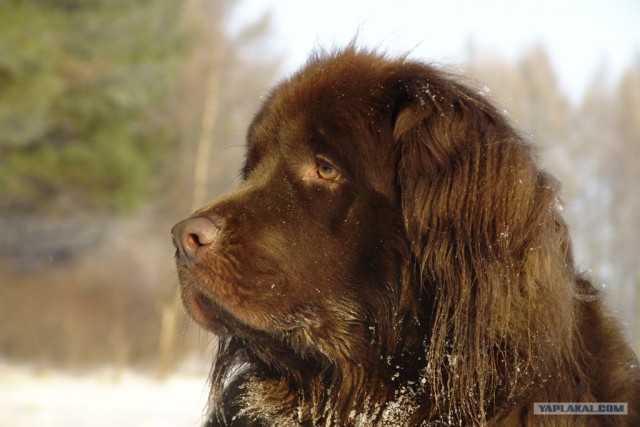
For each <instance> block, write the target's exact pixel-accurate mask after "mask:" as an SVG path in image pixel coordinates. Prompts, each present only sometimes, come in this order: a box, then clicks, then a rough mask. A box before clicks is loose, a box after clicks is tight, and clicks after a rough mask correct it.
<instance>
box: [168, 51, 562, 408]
mask: <svg viewBox="0 0 640 427" xmlns="http://www.w3.org/2000/svg"><path fill="white" fill-rule="evenodd" d="M242 174H243V183H242V185H241V186H240V188H239V189H238V190H237V191H235V192H233V193H231V194H229V195H228V196H226V197H223V198H221V199H219V200H216V201H214V202H212V203H210V204H208V205H206V206H204V207H203V208H202V209H200V210H198V211H197V212H195V213H194V214H193V215H192V216H191V217H190V218H188V219H186V220H184V221H182V222H180V223H178V224H177V225H176V226H175V227H174V229H173V236H174V242H175V244H176V247H177V251H176V259H177V263H178V271H179V278H180V284H181V290H182V296H183V300H184V303H185V306H186V307H187V309H188V311H189V312H190V313H191V315H192V316H193V317H194V319H195V320H196V321H197V322H198V323H199V324H200V325H201V326H203V327H205V328H206V329H209V330H211V331H213V332H214V333H216V334H219V335H221V336H233V337H237V338H239V339H240V340H242V341H243V342H244V343H245V345H247V346H248V347H250V348H252V349H253V350H254V351H255V352H256V353H257V354H258V355H259V357H260V358H261V359H267V360H266V363H273V364H275V363H277V361H274V360H268V359H269V354H270V353H273V354H277V356H274V357H278V358H282V356H283V354H287V355H288V357H286V358H284V359H282V360H286V362H284V363H290V364H291V363H293V362H292V360H293V359H295V358H298V359H299V360H305V361H308V360H315V361H319V362H322V363H321V365H322V366H327V365H333V366H344V365H346V364H350V365H352V366H360V367H363V369H370V371H369V373H370V374H371V375H374V372H378V371H384V369H387V368H389V369H391V370H393V369H397V370H400V371H403V372H405V371H407V372H408V371H411V370H413V374H407V375H408V376H411V375H413V376H414V377H415V376H416V375H420V376H422V378H423V379H424V380H425V382H426V383H427V384H428V387H430V389H431V390H432V391H431V393H435V394H436V395H437V394H438V393H439V391H438V390H440V391H441V390H443V389H445V388H446V390H447V391H446V396H448V397H449V398H451V399H450V400H455V397H456V396H459V397H460V399H462V400H465V399H466V400H465V401H471V400H470V399H468V398H467V397H468V396H469V393H472V394H474V395H476V396H478V400H476V401H483V400H484V395H486V394H489V393H491V392H492V390H493V389H494V388H495V387H496V378H495V377H492V376H491V374H490V373H492V372H497V371H498V370H500V369H502V368H504V366H505V365H506V364H512V365H514V364H515V365H514V366H516V367H517V369H518V372H520V370H521V371H522V372H521V373H520V374H519V375H520V378H523V377H526V375H528V374H529V372H528V371H529V368H530V366H529V365H530V364H531V363H533V362H532V357H533V356H532V354H533V352H532V348H535V346H536V345H538V344H539V342H542V341H545V342H549V341H552V342H555V341H557V340H560V339H562V337H564V336H566V334H565V333H564V332H563V331H564V330H565V329H566V328H571V327H572V325H573V323H572V321H571V319H570V318H569V316H570V312H571V310H565V308H566V307H565V304H566V301H570V297H567V295H565V294H568V293H570V292H571V290H570V289H569V288H566V287H553V286H552V283H554V281H555V282H558V281H561V280H562V281H564V280H565V279H566V277H562V274H565V273H562V272H563V271H565V270H563V269H557V268H556V266H555V265H554V263H564V264H571V263H572V261H571V254H570V251H569V245H568V241H567V237H566V230H565V226H564V223H563V221H562V219H561V218H560V217H559V216H558V215H557V212H556V210H555V208H554V204H555V203H556V198H557V195H556V193H557V188H556V185H555V182H554V181H553V180H552V179H550V178H549V177H548V176H547V175H545V174H544V173H542V172H541V171H540V170H539V169H538V168H537V166H536V163H535V161H534V158H533V154H532V150H531V147H530V146H529V145H528V144H525V143H523V142H522V141H521V138H520V137H519V136H518V135H517V133H516V132H515V131H514V130H513V129H512V128H511V127H510V125H509V124H508V123H507V122H506V121H505V119H504V118H503V117H502V116H501V115H500V114H499V113H498V112H497V111H496V109H495V108H494V107H493V106H491V104H490V103H489V102H488V101H487V100H486V99H484V97H483V96H482V95H479V94H477V93H475V92H474V91H472V90H470V89H468V88H467V87H466V86H464V85H462V84H459V83H458V82H456V81H455V80H453V79H451V78H449V77H447V76H446V75H444V74H442V73H441V72H440V71H437V70H436V69H435V68H432V67H431V66H428V65H425V64H422V63H418V62H411V61H405V60H403V59H400V60H388V59H386V58H384V57H383V56H381V55H377V54H374V53H367V52H361V51H357V50H356V49H354V48H348V49H346V50H344V51H341V52H339V53H337V54H334V55H326V56H325V55H319V56H318V57H315V58H312V59H311V60H310V61H309V63H308V64H307V65H306V66H305V67H304V68H303V69H302V70H301V71H300V72H299V73H297V74H295V75H293V76H292V77H291V78H290V79H289V80H287V81H285V82H284V83H282V84H280V85H279V86H277V87H276V88H275V90H274V91H273V93H272V94H271V96H270V97H269V98H268V99H267V101H266V102H265V103H264V105H263V107H262V109H261V110H260V112H259V113H258V115H257V116H256V118H255V120H254V122H253V123H252V125H251V126H250V129H249V132H248V146H247V156H246V162H245V165H244V168H243V170H242ZM554 275H558V277H557V280H555V279H554V277H553V276H554ZM542 276H544V277H542ZM543 299H544V302H543ZM533 330H534V331H536V332H535V335H532V332H531V331H533ZM562 347H563V346H558V347H557V348H562ZM547 348H549V346H547ZM556 356H558V355H557V354H549V355H543V356H542V359H544V358H548V359H549V360H550V361H551V360H557V359H558V357H559V356H558V357H556ZM536 357H538V356H536ZM409 359H412V360H413V363H407V360H409ZM550 363H551V362H550ZM456 364H458V367H460V366H463V365H460V364H464V366H467V367H468V369H460V370H459V372H457V373H456V374H455V376H454V375H452V373H451V372H450V371H451V370H452V369H458V368H455V366H456ZM363 375H365V376H366V375H368V374H366V373H365V374H363ZM381 375H382V374H381ZM384 375H386V373H385V374H384ZM414 379H417V378H414ZM386 382H388V381H386ZM521 383H522V382H514V384H521ZM507 388H508V387H507ZM434 390H435V391H434ZM508 394H509V393H507V395H508ZM442 396H445V393H444V392H443V394H442ZM464 396H467V397H464ZM505 398H506V397H505ZM443 399H446V398H445V397H443ZM467 410H469V411H471V410H477V408H471V409H470V408H467Z"/></svg>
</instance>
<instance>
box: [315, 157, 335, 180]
mask: <svg viewBox="0 0 640 427" xmlns="http://www.w3.org/2000/svg"><path fill="white" fill-rule="evenodd" d="M318 176H319V177H320V178H322V179H324V180H325V181H335V180H337V179H338V178H339V177H340V172H338V170H337V169H336V168H335V167H334V166H333V165H332V164H330V163H327V162H325V161H319V162H318Z"/></svg>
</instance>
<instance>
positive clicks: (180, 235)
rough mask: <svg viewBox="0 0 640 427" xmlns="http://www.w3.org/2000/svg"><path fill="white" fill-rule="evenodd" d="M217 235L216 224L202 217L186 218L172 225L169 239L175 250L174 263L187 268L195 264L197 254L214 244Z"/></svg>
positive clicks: (218, 227)
mask: <svg viewBox="0 0 640 427" xmlns="http://www.w3.org/2000/svg"><path fill="white" fill-rule="evenodd" d="M218 233H220V226H219V225H218V223H216V222H215V221H214V220H212V219H209V218H204V217H195V218H187V219H184V220H182V221H180V222H179V223H177V224H176V225H174V226H173V228H172V229H171V237H172V239H173V246H175V248H176V254H175V257H176V262H177V263H178V264H179V265H184V266H187V267H192V266H193V265H194V264H197V263H198V260H199V259H198V254H199V252H201V251H202V249H203V248H205V247H206V246H208V245H210V244H211V243H213V242H215V240H216V237H217V236H218Z"/></svg>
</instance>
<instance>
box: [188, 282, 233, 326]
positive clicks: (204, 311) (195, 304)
mask: <svg viewBox="0 0 640 427" xmlns="http://www.w3.org/2000/svg"><path fill="white" fill-rule="evenodd" d="M186 306H187V309H188V310H189V313H190V314H191V316H192V317H193V319H194V320H195V321H196V322H197V323H198V324H199V325H200V326H202V327H203V328H205V329H207V330H209V331H211V332H213V333H214V334H216V335H228V334H229V333H230V332H231V331H230V328H229V325H228V324H227V322H225V320H224V319H223V316H224V313H222V312H221V309H220V307H218V305H217V304H216V303H215V301H214V300H213V299H212V298H211V297H209V296H207V295H206V294H204V293H202V292H196V293H194V294H193V295H192V296H191V297H190V298H189V299H188V301H186Z"/></svg>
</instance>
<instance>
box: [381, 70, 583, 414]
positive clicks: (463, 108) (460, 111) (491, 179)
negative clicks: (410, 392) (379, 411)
mask: <svg viewBox="0 0 640 427" xmlns="http://www.w3.org/2000/svg"><path fill="white" fill-rule="evenodd" d="M423 74H424V75H423V76H421V77H419V78H415V79H412V80H408V81H405V82H403V84H402V85H401V88H400V90H399V98H400V102H399V103H398V105H399V107H398V109H397V111H398V112H397V115H396V118H395V124H394V136H393V138H394V143H395V144H396V147H397V149H398V151H399V153H400V154H399V161H398V174H397V176H398V185H399V187H400V193H401V204H402V211H403V219H404V223H405V229H406V234H407V237H408V239H409V241H410V243H411V248H412V252H413V253H412V255H413V257H414V260H415V265H416V268H415V270H416V271H415V279H414V280H415V281H416V282H418V283H419V286H420V287H421V288H422V289H423V292H424V293H425V294H426V295H427V297H428V301H430V304H431V306H430V307H428V310H429V316H430V319H429V321H430V322H429V325H428V328H429V330H428V331H427V332H426V333H427V334H428V336H429V343H428V346H427V354H426V358H427V359H426V360H429V361H430V367H431V371H430V372H427V380H428V382H429V384H430V386H431V387H432V393H433V394H434V396H437V399H438V400H440V399H442V400H441V401H439V402H438V404H442V405H445V407H446V405H451V406H450V408H449V409H450V410H451V411H452V412H460V411H463V412H465V413H467V414H469V415H473V412H474V411H475V415H473V417H479V416H481V415H479V414H481V413H482V411H483V409H482V408H483V407H484V405H486V404H487V402H490V401H494V402H495V400H494V399H499V398H508V395H510V394H511V393H517V390H516V389H518V387H525V386H526V385H525V384H527V381H534V380H535V379H534V378H533V377H528V375H533V374H532V372H533V368H534V366H533V365H534V363H561V362H559V361H558V359H560V358H562V357H561V356H560V355H558V354H554V353H553V351H550V352H547V353H546V354H544V355H542V356H541V355H538V354H535V353H536V351H537V350H536V347H538V348H547V349H548V348H549V347H553V344H550V342H558V341H559V340H561V339H563V337H566V336H570V335H568V334H566V330H567V328H571V327H572V325H573V321H572V320H571V315H572V308H571V306H570V304H571V301H572V299H571V296H572V288H571V285H570V284H569V283H570V282H571V280H572V277H570V276H571V274H572V273H571V271H572V266H571V264H572V260H571V254H570V252H569V244H568V237H567V232H566V227H565V226H564V222H563V220H562V218H561V217H560V216H559V214H558V212H557V210H556V208H555V204H556V203H557V185H556V184H555V181H554V180H552V179H551V178H550V177H549V176H548V175H546V174H544V173H543V172H541V171H540V170H539V169H538V167H537V165H536V162H535V159H534V155H533V153H532V147H531V146H530V144H528V143H526V142H523V141H522V140H521V138H520V137H519V136H518V134H517V133H516V132H515V131H514V130H513V129H512V128H511V126H510V125H509V124H508V123H507V122H506V120H505V119H504V118H503V117H502V116H501V115H500V114H499V113H498V111H497V110H496V109H495V108H494V107H493V106H492V105H491V104H490V103H489V102H488V101H487V100H486V99H484V97H483V96H482V95H479V94H476V93H474V92H473V91H471V90H470V89H467V88H466V87H465V86H463V85H460V84H458V83H456V82H454V81H452V80H449V79H447V78H446V77H442V76H441V75H440V74H438V73H437V72H435V71H433V72H432V71H430V70H428V69H427V70H425V71H424V73H423ZM563 265H564V266H565V267H563ZM567 266H569V267H567ZM532 331H535V332H532ZM556 348H558V349H560V348H567V346H566V345H564V344H563V345H558V346H557V347H556ZM506 366H509V367H510V369H511V370H512V372H520V374H518V375H519V376H518V377H517V378H516V379H514V378H510V377H509V376H510V375H511V373H506V374H504V375H502V373H500V372H499V371H500V367H506ZM447 371H449V372H448V373H447ZM451 371H455V372H451ZM505 381H506V385H505V384H504V383H505ZM499 383H503V386H502V387H501V388H500V390H503V391H504V392H505V393H506V395H505V396H495V393H496V390H497V388H496V387H497V384H499ZM509 387H512V389H509ZM469 395H472V396H475V398H476V400H475V403H476V404H477V405H474V404H473V402H474V399H469ZM447 402H448V403H447ZM455 402H470V407H468V408H460V407H457V406H456V403H455ZM469 419H473V418H469ZM478 419H480V418H478Z"/></svg>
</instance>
